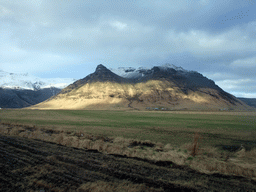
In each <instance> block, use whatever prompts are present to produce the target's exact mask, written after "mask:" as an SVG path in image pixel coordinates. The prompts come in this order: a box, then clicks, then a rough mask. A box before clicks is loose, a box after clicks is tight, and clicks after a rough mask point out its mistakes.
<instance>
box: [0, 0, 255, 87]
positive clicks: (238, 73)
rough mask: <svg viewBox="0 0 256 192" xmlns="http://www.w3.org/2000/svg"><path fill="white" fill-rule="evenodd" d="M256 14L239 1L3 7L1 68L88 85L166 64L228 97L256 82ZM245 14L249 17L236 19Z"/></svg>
mask: <svg viewBox="0 0 256 192" xmlns="http://www.w3.org/2000/svg"><path fill="white" fill-rule="evenodd" d="M255 6H256V4H255V5H252V3H251V2H249V1H240V0H239V1H237V0H236V1H235V0H224V1H223V0H222V1H221V0H216V1H210V0H198V1H193V2H192V1H187V0H172V1H170V0H152V1H146V0H141V1H135V0H123V1H110V0H104V1H103V0H100V1H93V0H86V1H82V0H77V1H69V0H54V1H52V0H44V1H43V0H34V1H26V0H19V1H9V0H2V1H1V3H0V33H1V36H0V40H1V42H2V43H1V45H0V57H1V61H0V68H5V69H9V70H18V69H20V70H25V68H26V69H27V70H29V71H31V72H34V73H37V74H40V72H41V74H42V75H43V74H47V72H49V71H51V70H58V71H59V73H58V74H63V75H64V74H66V75H72V74H71V73H69V74H68V73H67V72H66V71H64V68H65V67H66V69H65V70H67V69H69V70H70V71H78V72H76V73H75V72H74V73H73V75H74V76H76V77H75V78H78V76H79V77H80V78H83V77H85V76H86V75H88V73H89V72H91V70H92V69H93V68H94V67H96V66H97V64H99V63H103V64H105V65H106V66H109V67H112V68H116V67H122V66H132V67H138V66H145V67H152V66H154V65H161V64H164V63H166V62H167V63H172V64H175V65H178V66H180V65H182V67H183V68H185V69H188V70H197V71H199V72H201V73H203V74H205V75H207V77H209V78H210V77H212V78H213V80H215V81H218V83H220V84H221V86H223V87H225V88H227V89H229V90H231V88H230V87H228V84H232V86H233V88H232V90H231V91H234V90H235V89H238V88H239V87H243V85H249V84H250V83H251V82H249V81H244V79H251V80H253V81H254V80H255V73H256V67H255V52H256V35H255V31H256V20H255V15H253V14H254V12H253V10H254V8H255ZM241 11H242V13H244V15H245V13H246V14H247V15H248V16H247V15H246V17H245V16H244V18H242V19H234V18H237V17H236V16H237V15H238V13H239V15H241ZM232 17H233V18H232ZM222 20H225V22H224V21H223V22H222ZM223 23H224V24H223ZM22 66H24V67H22ZM61 66H64V67H61ZM69 77H71V76H69ZM236 79H240V80H241V81H240V82H241V83H237V82H234V81H233V80H236ZM224 80H227V81H226V82H225V81H224ZM241 91H245V90H242V89H241Z"/></svg>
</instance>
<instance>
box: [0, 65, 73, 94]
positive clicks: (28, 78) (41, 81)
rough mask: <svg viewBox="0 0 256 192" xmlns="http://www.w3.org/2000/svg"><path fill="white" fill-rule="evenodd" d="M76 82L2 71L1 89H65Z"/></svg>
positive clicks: (0, 71) (0, 73)
mask: <svg viewBox="0 0 256 192" xmlns="http://www.w3.org/2000/svg"><path fill="white" fill-rule="evenodd" d="M74 81H76V80H75V79H71V78H49V79H46V78H39V77H36V76H33V75H29V74H28V73H8V72H4V71H3V70H0V87H2V88H10V89H31V90H38V89H43V88H50V87H56V88H59V89H63V88H65V87H66V86H68V85H69V84H71V83H73V82H74Z"/></svg>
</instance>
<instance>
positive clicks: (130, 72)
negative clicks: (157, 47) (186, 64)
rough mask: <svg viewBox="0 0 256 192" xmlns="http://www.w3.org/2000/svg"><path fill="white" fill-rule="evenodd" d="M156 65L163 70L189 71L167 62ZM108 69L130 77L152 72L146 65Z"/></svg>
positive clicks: (133, 77)
mask: <svg viewBox="0 0 256 192" xmlns="http://www.w3.org/2000/svg"><path fill="white" fill-rule="evenodd" d="M156 67H158V68H159V69H160V70H163V71H165V70H168V69H175V70H176V71H179V72H185V73H186V72H189V71H187V70H185V69H183V68H182V67H177V66H175V65H173V64H169V63H167V64H164V65H161V66H156ZM109 70H110V71H112V72H113V73H115V74H117V75H119V76H121V77H124V78H132V79H135V78H139V77H143V76H144V75H146V74H150V73H152V69H149V68H146V67H139V68H137V69H136V68H133V67H118V68H117V69H113V68H110V69H109Z"/></svg>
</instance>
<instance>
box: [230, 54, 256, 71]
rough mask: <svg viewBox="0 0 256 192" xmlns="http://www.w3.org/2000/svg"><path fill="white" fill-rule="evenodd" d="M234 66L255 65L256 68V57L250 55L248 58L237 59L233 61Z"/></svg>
mask: <svg viewBox="0 0 256 192" xmlns="http://www.w3.org/2000/svg"><path fill="white" fill-rule="evenodd" d="M231 66H232V67H246V68H251V67H255V68H256V57H250V58H246V59H237V60H235V61H233V62H232V63H231Z"/></svg>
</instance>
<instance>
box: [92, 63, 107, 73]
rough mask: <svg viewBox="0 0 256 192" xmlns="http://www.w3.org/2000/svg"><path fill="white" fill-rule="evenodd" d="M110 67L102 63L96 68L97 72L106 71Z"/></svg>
mask: <svg viewBox="0 0 256 192" xmlns="http://www.w3.org/2000/svg"><path fill="white" fill-rule="evenodd" d="M108 70H109V69H108V68H107V67H105V66H104V65H102V64H99V65H98V66H97V67H96V70H95V72H104V71H108Z"/></svg>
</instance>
